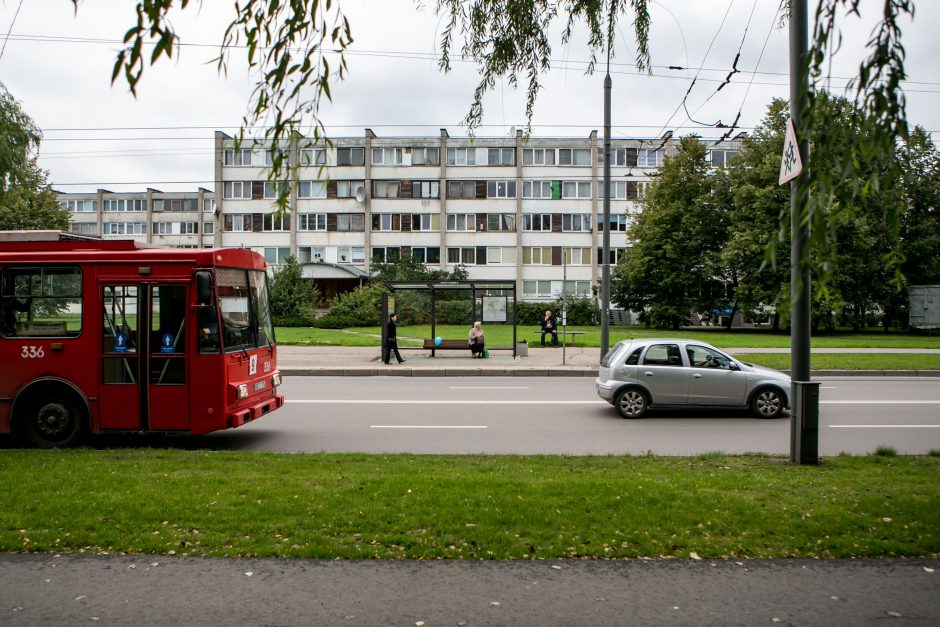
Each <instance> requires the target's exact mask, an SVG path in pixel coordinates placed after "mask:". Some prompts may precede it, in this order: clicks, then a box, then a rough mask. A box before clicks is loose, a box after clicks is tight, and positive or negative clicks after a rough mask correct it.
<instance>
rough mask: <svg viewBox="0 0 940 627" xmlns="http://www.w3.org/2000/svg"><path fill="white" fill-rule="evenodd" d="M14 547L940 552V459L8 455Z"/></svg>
mask: <svg viewBox="0 0 940 627" xmlns="http://www.w3.org/2000/svg"><path fill="white" fill-rule="evenodd" d="M0 484H2V485H3V486H4V489H3V491H2V492H0V550H2V551H46V552H72V553H82V552H85V553H108V554H113V553H130V554H150V553H156V554H176V555H212V556H284V557H311V558H324V559H331V558H345V559H372V558H378V559H403V558H404V559H437V558H444V559H556V558H581V557H589V558H636V557H677V558H688V557H689V556H690V554H691V553H693V552H694V553H697V554H698V555H699V556H701V557H703V558H743V557H765V558H769V557H822V558H828V557H855V556H858V557H862V556H864V557H882V556H933V557H936V556H937V555H938V554H940V454H938V455H936V456H935V455H931V456H924V457H889V456H872V457H844V456H840V457H836V458H832V459H827V460H825V461H824V463H823V464H822V465H821V466H818V467H812V466H790V465H788V464H786V463H784V460H783V459H781V458H770V457H765V456H760V455H745V456H734V457H731V456H725V455H720V454H714V455H705V456H700V457H692V458H675V457H670V458H662V457H654V456H645V457H629V456H626V457H623V456H609V457H518V456H473V455H467V456H430V455H429V456H413V455H386V456H383V455H306V454H291V455H287V454H273V453H242V452H210V451H181V450H152V449H127V450H100V451H98V450H87V449H80V450H68V451H35V450H12V451H4V452H3V455H2V456H0Z"/></svg>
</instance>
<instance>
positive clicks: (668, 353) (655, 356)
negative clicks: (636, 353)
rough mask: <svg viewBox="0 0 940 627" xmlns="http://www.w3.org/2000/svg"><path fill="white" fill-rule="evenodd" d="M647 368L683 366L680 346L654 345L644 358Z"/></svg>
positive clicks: (647, 350)
mask: <svg viewBox="0 0 940 627" xmlns="http://www.w3.org/2000/svg"><path fill="white" fill-rule="evenodd" d="M643 364H644V365H646V366H682V354H681V353H680V352H679V346H678V344H653V345H652V346H650V347H649V348H648V349H646V355H644V356H643Z"/></svg>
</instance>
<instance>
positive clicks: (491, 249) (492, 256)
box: [486, 246, 516, 266]
mask: <svg viewBox="0 0 940 627" xmlns="http://www.w3.org/2000/svg"><path fill="white" fill-rule="evenodd" d="M486 265H488V266H514V265H516V248H515V246H488V247H487V249H486Z"/></svg>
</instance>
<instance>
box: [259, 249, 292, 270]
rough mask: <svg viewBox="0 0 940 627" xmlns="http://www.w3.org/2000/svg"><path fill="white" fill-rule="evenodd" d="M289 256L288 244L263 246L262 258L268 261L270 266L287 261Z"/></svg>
mask: <svg viewBox="0 0 940 627" xmlns="http://www.w3.org/2000/svg"><path fill="white" fill-rule="evenodd" d="M288 257H290V246H278V247H276V248H275V247H267V246H266V247H265V248H264V260H265V261H267V262H268V265H271V266H280V265H282V264H285V263H287V258H288Z"/></svg>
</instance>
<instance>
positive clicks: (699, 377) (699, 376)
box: [692, 373, 702, 379]
mask: <svg viewBox="0 0 940 627" xmlns="http://www.w3.org/2000/svg"><path fill="white" fill-rule="evenodd" d="M692 378H693V379H701V378H702V375H700V374H698V373H696V374H693V375H692Z"/></svg>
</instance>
